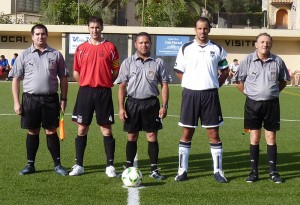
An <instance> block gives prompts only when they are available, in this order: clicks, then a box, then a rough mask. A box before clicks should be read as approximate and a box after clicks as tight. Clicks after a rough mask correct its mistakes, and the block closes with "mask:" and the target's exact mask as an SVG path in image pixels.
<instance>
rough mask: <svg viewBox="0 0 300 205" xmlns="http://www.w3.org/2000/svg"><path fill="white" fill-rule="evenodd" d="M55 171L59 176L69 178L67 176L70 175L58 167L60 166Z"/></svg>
mask: <svg viewBox="0 0 300 205" xmlns="http://www.w3.org/2000/svg"><path fill="white" fill-rule="evenodd" d="M54 171H55V172H56V173H57V174H60V175H61V176H67V175H69V173H68V172H67V171H66V170H65V168H64V167H62V166H61V165H58V166H56V167H54Z"/></svg>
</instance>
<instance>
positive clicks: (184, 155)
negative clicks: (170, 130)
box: [178, 141, 192, 172]
mask: <svg viewBox="0 0 300 205" xmlns="http://www.w3.org/2000/svg"><path fill="white" fill-rule="evenodd" d="M191 144H192V142H182V141H180V143H179V149H178V154H179V169H178V171H179V170H185V171H186V172H187V170H188V161H189V155H190V150H191Z"/></svg>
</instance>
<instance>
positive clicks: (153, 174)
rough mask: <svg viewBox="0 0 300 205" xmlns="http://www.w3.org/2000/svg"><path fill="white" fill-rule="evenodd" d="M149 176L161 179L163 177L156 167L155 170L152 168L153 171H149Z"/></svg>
mask: <svg viewBox="0 0 300 205" xmlns="http://www.w3.org/2000/svg"><path fill="white" fill-rule="evenodd" d="M149 177H151V178H153V179H156V180H163V179H165V177H164V176H162V175H161V174H160V173H159V171H158V169H156V170H154V171H151V172H150V175H149Z"/></svg>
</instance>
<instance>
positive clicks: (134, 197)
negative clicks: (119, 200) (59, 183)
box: [127, 153, 140, 205]
mask: <svg viewBox="0 0 300 205" xmlns="http://www.w3.org/2000/svg"><path fill="white" fill-rule="evenodd" d="M133 166H134V167H138V153H136V155H135V158H134V162H133ZM127 189H128V193H127V204H128V205H139V204H140V192H139V188H138V187H136V188H131V187H128V188H127Z"/></svg>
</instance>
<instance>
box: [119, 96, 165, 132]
mask: <svg viewBox="0 0 300 205" xmlns="http://www.w3.org/2000/svg"><path fill="white" fill-rule="evenodd" d="M159 109H160V103H159V99H158V98H157V97H151V98H147V99H136V98H131V97H128V98H127V100H126V103H125V110H126V112H127V115H128V118H127V119H126V120H125V123H124V131H126V132H138V131H146V132H155V131H157V130H160V129H162V123H161V119H160V118H159Z"/></svg>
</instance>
